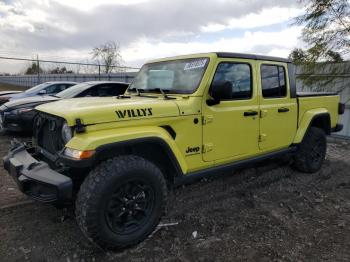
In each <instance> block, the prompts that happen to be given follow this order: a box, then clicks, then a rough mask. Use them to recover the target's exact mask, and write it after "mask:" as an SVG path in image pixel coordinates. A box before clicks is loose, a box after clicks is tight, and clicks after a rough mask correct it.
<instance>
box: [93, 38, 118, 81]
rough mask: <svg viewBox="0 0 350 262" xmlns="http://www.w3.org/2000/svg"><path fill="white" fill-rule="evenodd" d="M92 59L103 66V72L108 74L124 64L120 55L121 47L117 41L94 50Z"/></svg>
mask: <svg viewBox="0 0 350 262" xmlns="http://www.w3.org/2000/svg"><path fill="white" fill-rule="evenodd" d="M92 58H93V59H94V60H95V61H97V62H98V63H99V64H100V65H103V71H104V72H105V73H106V74H108V73H110V72H112V71H113V69H115V68H116V67H119V66H121V65H122V63H123V58H122V56H121V53H120V45H119V43H118V42H116V41H109V42H106V43H104V44H102V45H100V46H98V47H95V48H94V49H93V50H92Z"/></svg>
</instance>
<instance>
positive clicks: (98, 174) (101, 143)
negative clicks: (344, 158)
mask: <svg viewBox="0 0 350 262" xmlns="http://www.w3.org/2000/svg"><path fill="white" fill-rule="evenodd" d="M36 110H37V111H38V112H39V114H38V117H37V119H35V122H34V140H33V143H31V144H29V143H28V144H25V143H24V144H21V143H19V142H14V143H13V147H12V149H11V150H10V152H9V153H8V155H7V156H6V157H5V158H4V166H5V169H6V170H8V172H9V173H10V175H11V176H12V177H13V178H14V179H15V180H16V181H17V183H18V186H19V188H20V189H21V190H22V191H23V192H24V193H25V194H27V195H28V196H30V197H31V198H33V199H36V200H38V201H42V202H52V203H55V204H65V203H69V202H73V201H75V205H76V217H77V221H78V224H79V226H80V228H81V230H82V231H83V233H84V234H85V235H86V236H87V238H88V239H90V240H92V241H94V242H95V243H97V244H98V245H100V246H102V247H106V248H125V247H128V246H131V245H135V244H137V243H138V242H140V241H142V240H144V239H145V238H146V237H147V236H148V235H149V234H151V233H152V232H153V230H154V229H155V227H156V226H157V224H158V223H159V221H160V218H161V216H162V214H163V212H164V209H165V206H166V200H167V190H168V188H171V187H172V186H176V185H180V184H183V183H187V182H189V181H193V180H195V179H198V178H200V177H203V176H207V175H215V174H218V173H219V172H222V171H231V170H234V169H235V168H238V167H239V168H241V167H243V166H249V165H254V164H255V163H256V162H258V161H261V160H264V159H267V158H272V157H276V156H280V155H283V154H288V155H290V157H291V158H293V167H294V168H296V169H297V170H299V171H302V172H307V173H311V172H316V171H318V170H319V169H320V168H321V166H322V163H323V161H324V158H325V154H326V135H329V134H330V133H331V132H336V131H339V130H341V128H342V127H341V125H339V124H337V121H338V117H339V114H342V113H343V111H344V105H343V104H340V103H339V96H338V95H336V94H331V93H303V94H302V93H300V94H298V93H297V92H296V85H295V77H294V72H293V65H292V64H291V63H290V61H288V60H286V59H281V58H275V57H267V56H259V55H247V54H238V53H205V54H195V55H187V56H178V57H172V58H166V59H160V60H156V61H151V62H149V63H146V64H145V65H144V66H143V67H142V68H141V70H140V72H139V73H138V75H137V76H136V77H135V79H134V81H133V83H132V84H131V85H130V87H129V88H128V90H127V91H126V93H125V94H124V95H121V96H118V97H110V98H75V99H68V100H62V101H58V102H53V103H50V104H45V105H41V106H39V107H37V108H36Z"/></svg>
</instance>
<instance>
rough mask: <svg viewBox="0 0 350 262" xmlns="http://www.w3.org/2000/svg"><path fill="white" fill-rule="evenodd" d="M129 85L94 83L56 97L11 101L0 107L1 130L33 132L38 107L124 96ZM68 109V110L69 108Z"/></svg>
mask: <svg viewBox="0 0 350 262" xmlns="http://www.w3.org/2000/svg"><path fill="white" fill-rule="evenodd" d="M128 85H129V84H128V83H123V82H106V81H92V82H84V83H80V84H77V85H75V86H72V87H71V88H69V89H66V90H64V91H62V92H60V93H58V94H56V95H48V96H35V97H28V98H22V99H17V100H15V101H10V102H7V103H5V104H3V105H2V106H0V130H10V131H17V132H19V131H23V132H31V131H32V127H33V119H34V118H35V116H36V115H37V112H36V111H35V110H34V108H35V107H36V106H38V105H41V104H45V103H49V102H53V101H57V100H60V99H68V98H76V97H86V96H90V97H104V96H118V95H121V94H124V92H125V90H126V89H127V88H128ZM67 109H68V108H67Z"/></svg>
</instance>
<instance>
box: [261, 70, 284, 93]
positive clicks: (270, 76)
mask: <svg viewBox="0 0 350 262" xmlns="http://www.w3.org/2000/svg"><path fill="white" fill-rule="evenodd" d="M260 77H261V89H262V96H263V98H283V97H286V96H287V81H286V69H285V67H284V66H282V65H279V64H262V65H261V66H260Z"/></svg>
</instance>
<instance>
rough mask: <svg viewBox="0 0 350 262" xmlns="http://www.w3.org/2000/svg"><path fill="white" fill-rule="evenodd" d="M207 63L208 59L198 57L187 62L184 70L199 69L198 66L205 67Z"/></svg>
mask: <svg viewBox="0 0 350 262" xmlns="http://www.w3.org/2000/svg"><path fill="white" fill-rule="evenodd" d="M206 63H207V59H206V58H205V59H198V60H194V61H192V62H189V63H186V64H185V67H184V70H192V69H197V68H203V67H204V66H205V64H206Z"/></svg>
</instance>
